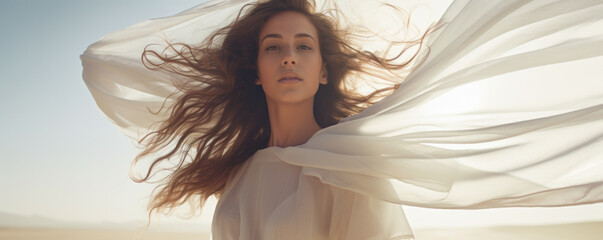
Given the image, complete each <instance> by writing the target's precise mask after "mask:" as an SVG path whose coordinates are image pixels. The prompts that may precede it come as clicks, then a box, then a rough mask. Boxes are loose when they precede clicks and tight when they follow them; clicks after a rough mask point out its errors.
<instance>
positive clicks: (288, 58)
mask: <svg viewBox="0 0 603 240" xmlns="http://www.w3.org/2000/svg"><path fill="white" fill-rule="evenodd" d="M281 66H282V67H291V66H295V57H294V56H293V54H292V53H291V51H287V53H285V56H283V59H282V60H281Z"/></svg>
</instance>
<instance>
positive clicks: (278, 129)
mask: <svg viewBox="0 0 603 240" xmlns="http://www.w3.org/2000/svg"><path fill="white" fill-rule="evenodd" d="M267 104H268V115H269V118H270V132H271V133H270V141H269V142H268V146H269V147H272V146H278V147H290V146H297V145H301V144H304V143H306V142H307V141H308V140H309V139H310V138H311V137H312V135H314V133H316V132H317V131H318V130H320V127H319V126H318V123H317V122H316V120H315V119H314V112H313V99H312V100H310V101H306V102H302V103H294V104H280V103H279V104H277V103H275V102H273V101H270V100H268V101H267Z"/></svg>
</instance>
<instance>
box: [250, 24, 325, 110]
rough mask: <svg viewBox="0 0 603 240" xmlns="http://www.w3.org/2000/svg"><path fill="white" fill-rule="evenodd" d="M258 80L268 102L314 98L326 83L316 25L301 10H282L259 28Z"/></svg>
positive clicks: (292, 101) (293, 101) (298, 101)
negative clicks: (319, 86) (319, 88)
mask: <svg viewBox="0 0 603 240" xmlns="http://www.w3.org/2000/svg"><path fill="white" fill-rule="evenodd" d="M257 66H258V80H257V81H256V84H258V85H262V88H263V89H264V92H265V93H266V99H267V101H273V102H275V103H281V104H282V103H301V102H304V101H313V99H314V95H315V94H316V91H317V90H318V85H319V84H326V83H327V72H326V68H325V65H324V64H323V62H322V56H321V53H320V45H319V42H318V34H317V32H316V28H314V26H313V25H312V23H310V21H309V20H308V19H307V18H306V16H304V15H303V14H301V13H297V12H283V13H279V14H277V15H275V16H273V17H271V18H270V19H269V20H268V21H267V22H266V24H265V25H264V26H263V27H262V29H261V30H260V36H259V52H258V59H257Z"/></svg>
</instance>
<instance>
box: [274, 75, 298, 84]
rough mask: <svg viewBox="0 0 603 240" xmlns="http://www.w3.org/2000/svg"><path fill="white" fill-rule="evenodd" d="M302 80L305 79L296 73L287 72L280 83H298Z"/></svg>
mask: <svg viewBox="0 0 603 240" xmlns="http://www.w3.org/2000/svg"><path fill="white" fill-rule="evenodd" d="M301 81H303V79H302V78H300V77H299V76H297V74H294V73H289V74H285V75H283V77H281V78H280V79H279V80H278V82H279V83H296V82H301Z"/></svg>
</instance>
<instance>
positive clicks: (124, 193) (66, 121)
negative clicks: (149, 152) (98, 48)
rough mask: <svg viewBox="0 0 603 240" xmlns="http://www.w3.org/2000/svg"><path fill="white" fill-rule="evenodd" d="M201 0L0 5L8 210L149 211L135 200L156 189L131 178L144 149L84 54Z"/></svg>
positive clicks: (4, 204) (14, 1) (92, 216)
mask: <svg viewBox="0 0 603 240" xmlns="http://www.w3.org/2000/svg"><path fill="white" fill-rule="evenodd" d="M201 2H203V0H186V1H185V0H180V1H155V0H153V1H150V0H126V1H117V0H111V1H106V0H104V1H92V0H89V1H76V0H53V1H43V0H39V1H33V0H1V1H0V29H2V30H1V31H2V33H1V35H2V37H1V38H0V46H2V54H0V133H1V134H2V137H1V138H0V152H1V155H0V161H1V167H0V189H2V192H1V195H2V197H0V212H9V213H18V214H24V215H28V214H36V215H42V216H50V217H54V218H60V219H69V220H85V219H89V220H90V221H100V220H116V219H123V220H129V219H131V218H134V216H140V215H139V214H140V212H142V210H144V209H142V210H141V208H140V207H136V206H141V203H144V200H138V201H136V199H140V198H141V197H140V196H144V194H148V193H149V192H148V191H149V190H150V188H149V186H144V185H141V184H134V183H132V182H131V181H130V180H129V177H128V175H127V171H128V167H129V164H130V162H131V159H132V158H133V156H134V155H135V153H136V149H135V148H134V147H133V145H132V144H131V141H130V140H129V139H128V138H126V137H125V136H124V135H122V134H121V133H120V132H119V131H118V130H117V129H116V128H115V127H114V126H113V125H112V124H111V123H110V122H109V121H108V120H107V119H106V118H105V117H104V116H103V115H102V113H101V112H100V111H99V110H98V109H97V107H96V105H95V103H94V100H93V98H92V96H91V95H90V93H89V92H88V90H87V88H86V86H85V84H84V82H83V80H82V78H81V64H80V60H79V55H80V54H81V53H82V52H83V51H84V50H85V49H86V47H87V46H88V45H90V44H92V43H93V42H95V41H97V40H99V39H100V38H101V37H103V36H104V35H106V34H108V33H110V32H112V31H115V30H119V29H121V28H125V27H127V26H129V25H132V24H135V23H137V22H140V21H143V20H146V19H149V18H156V17H163V16H168V15H172V14H175V13H178V12H180V11H183V10H186V9H188V8H190V7H193V6H195V5H197V4H199V3H201ZM142 206H144V204H142Z"/></svg>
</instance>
